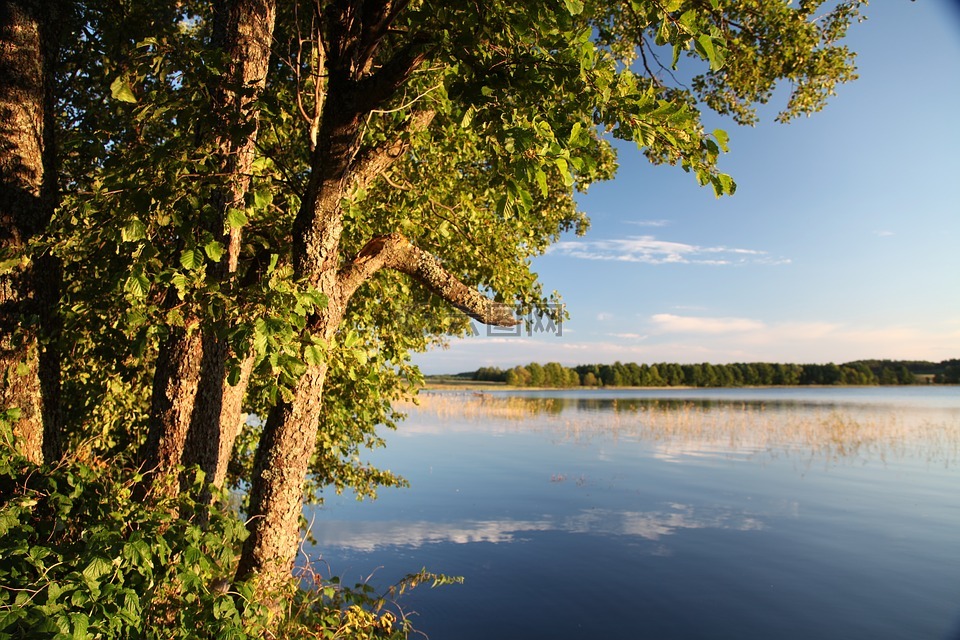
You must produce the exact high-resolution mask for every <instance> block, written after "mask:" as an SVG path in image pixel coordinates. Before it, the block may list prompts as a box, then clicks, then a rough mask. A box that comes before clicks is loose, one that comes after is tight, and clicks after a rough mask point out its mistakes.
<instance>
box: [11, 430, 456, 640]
mask: <svg viewBox="0 0 960 640" xmlns="http://www.w3.org/2000/svg"><path fill="white" fill-rule="evenodd" d="M10 417H11V416H9V414H4V413H0V640H2V639H5V638H23V637H29V638H37V639H42V638H57V639H59V638H93V637H96V638H124V639H127V638H130V639H139V638H143V639H150V638H164V639H170V638H218V639H219V638H224V639H242V638H262V637H285V638H325V639H337V638H356V639H364V640H366V639H370V640H373V639H375V638H376V639H390V640H394V639H396V640H400V639H402V638H406V637H407V635H408V634H409V633H410V631H411V627H410V623H409V621H408V620H407V619H406V618H405V617H404V616H403V615H400V614H398V613H394V612H393V611H391V610H390V607H389V603H390V602H391V601H392V599H393V597H395V596H398V595H399V594H401V593H402V592H403V591H405V590H406V589H408V588H410V587H412V586H416V584H418V583H420V582H423V581H427V580H431V581H433V583H434V584H440V583H444V582H449V581H451V579H449V578H446V577H445V576H435V575H433V574H429V573H427V572H425V571H424V572H421V573H418V574H415V575H412V576H409V577H407V578H406V579H404V580H403V581H401V583H399V584H398V585H395V586H394V587H391V588H390V589H389V590H388V591H387V593H386V594H385V595H383V596H380V595H377V594H376V593H375V592H374V590H373V589H372V587H369V586H368V585H358V586H357V587H354V588H345V587H343V586H342V585H341V584H340V583H339V581H338V580H336V579H333V580H322V579H320V578H318V577H316V576H313V580H312V584H304V582H303V581H299V580H296V579H293V578H291V581H290V583H289V584H288V585H287V587H286V589H287V593H284V594H262V593H254V592H253V590H252V588H251V586H250V585H248V584H245V583H242V582H234V581H233V574H234V571H235V569H236V561H237V558H238V556H239V550H240V547H241V545H242V543H243V540H244V538H245V537H246V535H247V532H246V529H245V527H244V525H243V522H242V521H241V520H240V518H239V517H238V514H236V513H235V512H233V511H232V510H230V509H228V508H225V507H223V506H222V505H223V504H225V500H223V498H224V496H220V498H221V500H220V502H219V505H220V506H212V507H208V506H205V505H203V504H201V503H199V502H198V501H197V500H196V499H195V496H199V495H200V494H201V490H202V489H203V483H202V474H199V473H198V474H197V478H196V482H195V484H194V486H193V488H192V490H190V491H186V492H183V493H182V494H181V495H179V496H177V497H175V498H162V499H157V500H151V501H145V500H142V499H138V494H137V492H138V491H139V489H138V484H139V482H140V480H141V475H140V473H139V472H138V471H137V470H136V469H131V468H129V467H128V466H125V465H123V464H121V463H120V462H119V461H118V460H104V459H100V458H94V457H91V458H88V459H83V458H82V457H81V456H79V455H77V456H74V457H72V458H71V459H69V460H66V461H64V462H62V463H60V464H58V465H56V466H53V467H38V466H36V465H33V464H31V463H30V462H28V461H27V460H26V459H24V458H23V457H22V456H19V455H18V454H17V453H16V452H15V450H14V448H13V447H12V446H11V445H12V432H11V429H10V420H9V418H10ZM301 585H303V586H305V587H307V588H302V586H301ZM266 602H282V603H285V606H286V610H284V611H280V612H272V611H271V610H270V609H269V608H268V607H267V606H266V604H264V603H266Z"/></svg>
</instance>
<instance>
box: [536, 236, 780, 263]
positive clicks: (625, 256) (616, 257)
mask: <svg viewBox="0 0 960 640" xmlns="http://www.w3.org/2000/svg"><path fill="white" fill-rule="evenodd" d="M548 253H551V254H555V255H562V256H568V257H571V258H580V259H582V260H611V261H617V262H640V263H645V264H701V265H730V264H747V263H759V264H784V263H788V262H789V260H787V259H784V258H773V257H771V256H770V255H769V254H768V253H767V252H766V251H759V250H757V249H741V248H736V247H722V246H721V247H702V246H698V245H693V244H686V243H683V242H670V241H667V240H658V239H657V238H655V237H654V236H649V235H645V236H629V237H627V238H619V239H610V240H568V241H564V242H558V243H556V244H554V245H553V246H552V247H550V249H548Z"/></svg>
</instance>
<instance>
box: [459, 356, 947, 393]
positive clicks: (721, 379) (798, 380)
mask: <svg viewBox="0 0 960 640" xmlns="http://www.w3.org/2000/svg"><path fill="white" fill-rule="evenodd" d="M458 377H461V378H469V379H472V380H477V381H486V382H504V383H506V384H508V385H511V386H516V387H739V386H776V385H898V384H899V385H907V384H918V383H924V384H958V383H960V360H944V361H943V362H939V363H935V362H925V361H907V360H858V361H856V362H848V363H846V364H834V363H829V364H779V363H769V362H747V363H741V362H738V363H734V364H710V363H707V362H705V363H702V364H675V363H666V362H664V363H658V364H636V363H634V362H630V363H626V364H624V363H622V362H614V363H613V364H583V365H578V366H576V367H566V366H564V365H562V364H560V363H558V362H548V363H547V364H543V365H541V364H540V363H537V362H531V363H530V364H528V365H520V366H516V367H513V368H512V369H500V368H498V367H481V368H479V369H477V370H476V371H473V372H468V373H464V374H460V375H459V376H458Z"/></svg>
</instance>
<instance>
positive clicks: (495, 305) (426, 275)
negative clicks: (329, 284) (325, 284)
mask: <svg viewBox="0 0 960 640" xmlns="http://www.w3.org/2000/svg"><path fill="white" fill-rule="evenodd" d="M383 268H387V269H394V270H396V271H400V272H401V273H406V274H407V275H409V276H412V277H413V278H414V279H416V280H418V281H419V282H420V283H421V284H423V285H424V286H426V287H427V288H428V289H430V290H431V291H432V292H434V293H435V294H437V295H438V296H440V297H441V298H443V299H444V300H446V301H447V302H449V303H450V304H452V305H453V306H454V307H456V308H457V309H460V310H461V311H463V312H464V313H466V314H467V315H468V316H470V317H471V318H473V319H474V320H478V321H479V322H482V323H484V324H490V325H496V326H500V327H513V326H516V325H517V324H519V323H520V321H519V320H517V318H516V317H515V316H514V314H513V312H512V311H511V309H510V307H509V306H507V305H505V304H503V303H501V302H496V301H495V300H491V299H490V298H487V297H486V296H484V295H483V294H482V293H480V292H479V291H477V290H476V289H474V288H472V287H469V286H467V285H465V284H464V283H462V282H461V281H460V280H459V279H458V278H457V277H456V276H454V275H453V274H452V273H450V272H449V271H447V270H446V269H445V268H444V267H443V265H442V264H440V261H439V260H437V259H436V258H435V257H434V256H432V255H431V254H429V253H427V252H426V251H424V250H422V249H420V248H419V247H416V246H414V245H413V244H411V243H410V241H409V240H407V238H405V237H404V236H403V235H401V234H399V233H391V234H389V235H385V236H377V237H375V238H373V239H372V240H370V242H368V243H367V245H366V246H365V247H364V248H363V249H362V250H361V251H360V253H359V254H357V257H356V258H354V259H353V260H352V261H351V262H350V263H349V264H348V265H347V266H346V267H344V268H343V269H342V270H341V271H340V274H339V281H340V285H341V291H342V292H343V294H344V295H345V296H346V298H349V296H350V295H352V294H353V292H354V291H356V289H357V287H359V286H360V285H361V284H363V283H364V282H366V281H367V280H368V279H369V278H371V277H372V276H373V274H375V273H376V272H377V271H379V270H380V269H383Z"/></svg>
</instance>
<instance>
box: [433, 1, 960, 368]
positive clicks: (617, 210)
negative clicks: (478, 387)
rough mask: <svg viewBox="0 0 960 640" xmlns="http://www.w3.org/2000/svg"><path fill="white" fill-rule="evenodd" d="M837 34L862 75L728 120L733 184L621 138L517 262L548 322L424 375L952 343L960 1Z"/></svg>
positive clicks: (437, 362) (888, 6) (839, 353)
mask: <svg viewBox="0 0 960 640" xmlns="http://www.w3.org/2000/svg"><path fill="white" fill-rule="evenodd" d="M867 15H868V16H869V19H868V20H867V21H866V22H864V23H862V24H859V25H854V26H853V28H852V29H851V33H850V35H849V37H848V39H847V42H848V43H849V45H850V46H851V48H853V49H854V50H855V51H856V52H857V54H858V56H857V67H858V70H859V71H858V72H859V75H860V78H859V80H857V81H856V82H854V83H852V84H849V85H845V86H841V87H840V89H839V92H838V95H837V96H836V97H835V98H833V99H832V101H831V102H830V104H829V105H828V106H827V108H826V109H825V110H824V111H822V112H821V113H819V114H816V115H814V116H813V117H811V118H803V119H801V120H797V121H794V122H793V123H791V124H789V125H779V124H776V123H774V122H773V117H774V116H775V115H776V111H777V109H776V107H777V106H779V105H781V104H782V101H780V102H776V101H775V103H774V104H772V105H771V108H770V109H767V110H765V111H762V112H761V113H762V115H763V116H764V117H763V118H762V119H761V123H760V124H759V125H758V126H756V127H754V128H745V127H738V126H736V125H735V124H734V123H733V122H732V121H729V120H723V119H720V118H718V117H713V118H709V117H708V118H707V119H706V124H707V126H708V128H713V127H716V126H720V127H722V128H724V129H726V130H727V131H728V132H729V133H730V138H731V143H730V146H731V149H730V151H731V152H730V153H729V154H727V155H726V156H725V157H724V158H722V164H721V166H722V169H723V170H724V171H726V172H727V173H729V174H731V175H732V176H733V177H734V179H735V180H736V181H737V184H738V190H737V193H736V195H734V196H733V197H727V198H723V199H720V200H717V199H716V198H714V197H713V194H712V192H711V191H710V190H709V189H701V188H699V187H698V186H697V185H696V183H695V181H694V180H693V178H692V177H691V176H690V175H688V174H685V173H683V172H682V171H681V170H679V169H676V168H671V167H654V166H651V165H649V163H647V162H646V160H645V159H644V158H643V156H642V155H641V154H640V153H639V152H638V151H637V150H636V149H635V148H632V147H623V148H621V149H620V153H619V162H620V171H619V173H618V176H617V178H616V179H615V180H613V181H612V182H608V183H604V184H599V185H594V186H592V187H591V189H590V191H589V193H588V194H586V195H584V196H581V197H579V198H578V201H579V203H580V206H581V208H582V209H583V210H584V211H585V212H586V213H587V214H588V215H589V216H590V218H591V221H592V224H591V228H590V230H589V232H588V233H587V235H586V236H584V237H576V236H573V235H571V236H569V237H565V238H563V239H562V241H561V242H560V243H559V244H557V245H556V246H555V247H554V248H553V249H552V250H551V251H550V252H549V253H548V254H547V255H545V256H543V257H541V258H538V259H537V260H536V261H535V263H534V267H535V270H536V271H537V272H538V273H539V274H540V278H541V280H542V282H543V283H544V286H545V288H546V289H547V290H548V291H549V290H556V291H558V292H559V293H560V294H561V296H562V298H563V301H564V302H565V304H566V305H567V309H568V312H569V314H570V316H571V318H570V320H569V321H567V322H565V323H564V324H563V327H562V334H561V335H554V334H534V335H531V336H525V335H524V336H520V337H515V336H502V335H500V336H491V335H486V332H484V331H483V329H482V328H481V331H480V333H481V335H480V336H478V337H472V338H464V339H459V340H453V341H451V343H450V345H449V347H448V348H447V349H439V348H438V349H435V350H433V351H431V352H429V353H426V354H421V355H418V356H416V357H415V362H417V363H418V364H419V365H420V366H421V368H422V369H423V371H424V372H425V373H428V374H435V373H454V372H458V371H467V370H472V369H476V368H477V367H479V366H500V367H510V366H514V365H517V364H525V363H527V362H531V361H538V362H549V361H556V362H561V363H563V364H567V365H573V364H581V363H594V362H613V361H615V360H620V361H623V362H641V363H642V362H647V363H653V362H681V363H687V362H713V363H725V362H737V361H773V362H846V361H850V360H855V359H860V358H891V359H925V360H935V361H938V360H943V359H947V358H958V357H960V122H958V115H960V71H958V68H960V10H958V7H957V4H955V3H953V2H951V1H950V0H919V1H917V2H908V1H906V0H878V1H876V2H874V3H872V4H871V6H870V7H868V8H867Z"/></svg>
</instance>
